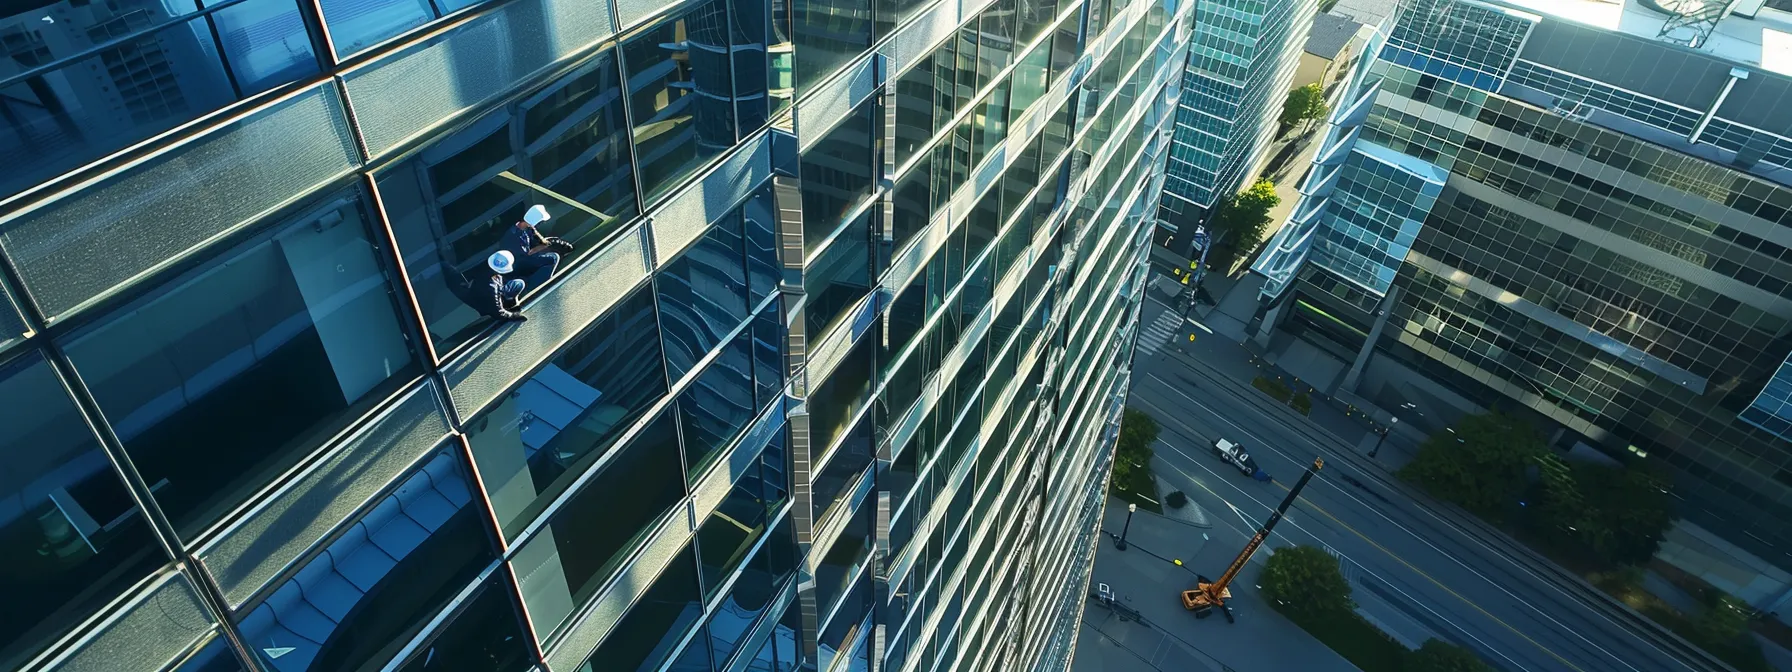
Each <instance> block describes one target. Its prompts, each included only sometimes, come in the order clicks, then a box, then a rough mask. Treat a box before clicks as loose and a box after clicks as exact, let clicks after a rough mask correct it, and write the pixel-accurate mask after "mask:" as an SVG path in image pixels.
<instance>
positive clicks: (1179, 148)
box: [1158, 0, 1320, 256]
mask: <svg viewBox="0 0 1792 672" xmlns="http://www.w3.org/2000/svg"><path fill="white" fill-rule="evenodd" d="M1319 4H1320V3H1319V2H1318V0H1269V1H1267V2H1266V1H1265V0H1216V1H1214V2H1205V3H1201V5H1200V6H1199V7H1197V8H1196V10H1195V14H1196V17H1195V34H1194V37H1193V38H1192V39H1193V44H1192V45H1191V46H1190V47H1189V59H1188V70H1187V74H1186V75H1185V76H1184V78H1183V82H1182V90H1183V94H1182V97H1181V98H1180V99H1179V101H1178V106H1177V110H1176V134H1175V137H1174V139H1173V140H1172V142H1174V143H1175V148H1174V150H1173V151H1172V152H1170V164H1169V175H1170V176H1169V179H1167V180H1165V182H1164V184H1165V188H1164V194H1163V212H1162V213H1161V214H1162V223H1161V224H1160V225H1159V226H1160V227H1161V229H1162V230H1161V231H1160V232H1159V234H1158V235H1159V237H1160V239H1163V240H1168V241H1178V242H1171V243H1170V244H1171V246H1172V247H1176V248H1178V249H1184V250H1186V249H1190V248H1189V246H1190V245H1191V244H1192V240H1193V238H1192V236H1193V233H1192V230H1193V227H1195V226H1198V225H1200V224H1201V223H1203V222H1205V221H1206V220H1207V218H1208V217H1209V216H1211V215H1212V213H1213V209H1214V208H1215V207H1217V206H1218V205H1219V204H1220V203H1221V202H1223V201H1225V200H1226V199H1228V198H1231V197H1232V195H1233V194H1235V193H1237V192H1238V191H1239V190H1240V189H1243V188H1244V187H1245V186H1247V185H1248V183H1249V182H1251V181H1252V176H1253V175H1255V174H1256V171H1257V170H1258V166H1259V164H1261V163H1262V161H1263V160H1264V158H1265V154H1266V153H1267V152H1268V151H1269V149H1270V144H1271V141H1272V140H1273V139H1274V138H1275V137H1276V135H1277V131H1278V129H1279V127H1280V124H1279V123H1278V122H1277V119H1278V118H1279V117H1280V116H1281V114H1282V101H1284V100H1286V99H1287V96H1288V91H1289V89H1290V88H1291V86H1292V83H1293V81H1294V75H1295V71H1296V70H1298V69H1299V68H1300V59H1301V54H1302V53H1304V51H1303V50H1304V47H1305V45H1306V43H1307V34H1308V32H1309V31H1311V30H1312V28H1313V16H1314V14H1315V13H1316V12H1317V11H1318V8H1319ZM1183 229H1188V230H1189V231H1190V232H1184V231H1183ZM1178 233H1181V235H1178ZM1191 256H1193V255H1191Z"/></svg>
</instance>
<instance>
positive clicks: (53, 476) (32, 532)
mask: <svg viewBox="0 0 1792 672" xmlns="http://www.w3.org/2000/svg"><path fill="white" fill-rule="evenodd" d="M0 404H4V407H5V408H6V409H7V421H6V422H5V423H0V474H5V476H4V477H0V567H4V568H6V569H5V570H4V571H0V594H4V595H6V596H7V598H6V604H7V607H6V608H5V609H0V668H6V669H16V668H18V667H20V666H21V664H22V663H23V662H24V661H25V659H26V658H28V657H29V656H30V655H31V654H33V653H35V652H36V651H37V650H39V649H41V648H43V647H44V645H46V644H48V643H50V642H51V641H52V640H53V639H54V638H56V637H58V636H60V635H61V634H63V633H65V632H67V631H68V629H69V628H70V627H72V626H73V625H74V624H75V623H77V622H79V621H80V620H81V619H83V618H86V617H87V616H89V615H91V614H92V613H93V612H94V610H96V609H98V608H99V606H100V605H102V604H105V603H106V602H108V601H110V600H111V599H113V598H115V597H118V595H119V594H120V593H122V592H124V589H125V588H126V587H127V586H130V585H131V584H133V583H136V582H137V581H138V580H139V579H142V578H143V577H144V576H146V575H148V574H149V572H150V570H151V569H154V568H155V567H156V566H158V565H161V564H163V563H166V562H167V561H168V558H167V557H166V556H165V555H164V554H163V553H162V552H161V551H160V550H157V549H156V548H155V542H154V541H153V539H152V537H151V536H150V532H149V526H148V525H145V524H144V522H143V516H142V513H141V512H140V511H139V510H138V509H137V507H136V505H135V504H133V503H132V502H131V498H130V495H129V494H127V493H126V492H125V488H124V484H123V483H121V482H119V480H118V476H117V475H116V474H115V473H114V472H113V470H112V462H111V460H109V459H107V457H106V454H105V452H103V451H102V450H100V445H99V442H98V441H95V440H94V437H93V434H92V433H91V432H90V431H88V429H87V425H86V423H85V422H84V421H83V420H82V418H81V415H80V412H79V411H77V410H76V408H75V402H74V400H72V399H70V398H69V397H68V393H67V392H65V391H64V389H63V387H62V382H61V381H60V380H59V379H58V378H57V376H56V374H55V373H54V372H52V371H51V370H50V365H49V364H48V363H47V362H45V361H44V359H43V357H42V356H41V355H39V354H38V353H37V352H36V351H35V350H33V351H28V352H26V353H24V354H22V355H20V356H19V357H18V358H16V359H14V360H13V361H11V362H8V363H6V364H0Z"/></svg>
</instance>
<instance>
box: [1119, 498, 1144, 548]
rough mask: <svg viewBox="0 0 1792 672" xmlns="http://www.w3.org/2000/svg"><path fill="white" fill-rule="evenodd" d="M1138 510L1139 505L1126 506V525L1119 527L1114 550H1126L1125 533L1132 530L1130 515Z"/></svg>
mask: <svg viewBox="0 0 1792 672" xmlns="http://www.w3.org/2000/svg"><path fill="white" fill-rule="evenodd" d="M1138 510H1139V505H1137V504H1127V505H1126V524H1125V525H1122V526H1121V527H1120V538H1118V539H1115V540H1114V548H1116V549H1119V550H1122V551H1124V550H1126V532H1127V530H1131V529H1132V514H1133V512H1135V511H1138Z"/></svg>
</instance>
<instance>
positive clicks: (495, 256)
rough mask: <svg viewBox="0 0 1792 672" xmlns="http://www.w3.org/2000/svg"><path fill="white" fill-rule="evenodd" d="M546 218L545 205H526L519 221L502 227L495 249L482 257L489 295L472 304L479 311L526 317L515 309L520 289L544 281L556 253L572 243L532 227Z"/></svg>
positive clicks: (557, 256) (555, 262) (551, 272)
mask: <svg viewBox="0 0 1792 672" xmlns="http://www.w3.org/2000/svg"><path fill="white" fill-rule="evenodd" d="M548 219H550V217H549V215H548V209H547V208H546V207H543V206H540V205H535V206H530V207H529V210H528V211H527V212H525V213H523V219H522V221H519V222H517V223H516V225H515V226H512V227H511V228H510V229H509V230H507V231H505V233H504V241H503V242H502V243H500V245H499V249H498V251H497V252H493V253H492V255H491V256H490V257H488V258H486V260H485V264H486V266H488V267H490V268H491V270H492V273H493V275H492V276H491V278H490V281H489V283H488V285H489V290H490V296H491V298H490V300H489V301H487V300H484V299H481V300H480V302H479V305H477V306H475V307H476V308H478V309H479V312H481V313H484V314H486V315H490V316H492V317H496V318H498V319H501V320H508V321H513V322H521V321H523V320H527V319H529V318H527V317H524V316H523V314H522V313H521V312H518V311H517V307H518V304H519V303H521V300H522V296H523V292H524V291H527V290H528V289H529V288H531V287H540V286H542V285H543V284H546V283H547V281H548V279H549V278H552V277H553V275H554V270H555V269H557V268H559V267H560V255H561V254H565V253H570V252H572V243H568V242H566V241H565V240H561V239H560V238H556V237H553V236H546V235H542V233H541V231H539V230H537V229H536V228H535V227H536V225H538V224H540V223H542V222H545V221H548Z"/></svg>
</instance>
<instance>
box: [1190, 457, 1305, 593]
mask: <svg viewBox="0 0 1792 672" xmlns="http://www.w3.org/2000/svg"><path fill="white" fill-rule="evenodd" d="M1323 468H1325V458H1318V457H1316V458H1313V466H1311V467H1307V471H1306V473H1303V474H1301V475H1300V480H1299V481H1296V482H1295V483H1294V487H1293V488H1290V489H1289V490H1288V496H1287V497H1283V498H1282V504H1281V506H1277V507H1276V510H1275V512H1274V513H1271V514H1269V519H1268V520H1265V521H1263V527H1261V528H1258V529H1257V534H1256V535H1255V536H1252V537H1251V540H1250V541H1248V542H1245V545H1244V550H1243V551H1240V552H1239V553H1238V557H1237V558H1234V559H1233V560H1232V566H1230V567H1227V568H1226V573H1225V574H1222V575H1220V580H1218V581H1214V582H1211V583H1208V582H1201V583H1197V584H1196V585H1195V589H1194V590H1185V591H1182V606H1183V607H1184V608H1186V609H1188V610H1190V611H1194V612H1197V615H1200V616H1205V615H1206V612H1207V610H1208V609H1211V608H1213V607H1224V606H1225V605H1226V600H1227V599H1230V598H1231V597H1232V591H1230V590H1227V588H1226V587H1227V586H1229V585H1231V584H1232V580H1233V579H1235V578H1238V573H1239V572H1240V571H1242V570H1243V569H1244V566H1245V564H1246V563H1249V562H1250V561H1251V556H1253V555H1256V554H1257V549H1258V548H1260V547H1262V546H1263V542H1264V540H1267V539H1269V533H1270V532H1271V531H1273V530H1275V529H1276V523H1279V522H1282V516H1283V514H1286V513H1287V512H1288V507H1290V506H1293V505H1294V500H1295V499H1296V498H1299V497H1300V491H1301V490H1304V489H1306V487H1307V482H1309V481H1311V480H1313V474H1315V473H1318V472H1319V470H1320V469H1323ZM1227 618H1228V619H1230V618H1231V616H1230V614H1229V613H1228V615H1227Z"/></svg>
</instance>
